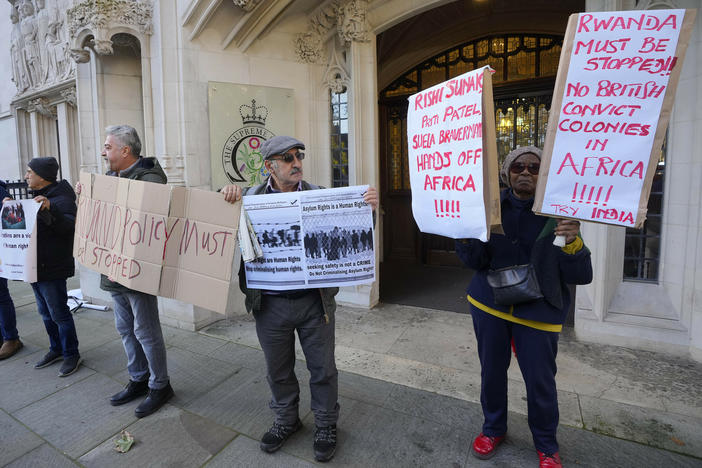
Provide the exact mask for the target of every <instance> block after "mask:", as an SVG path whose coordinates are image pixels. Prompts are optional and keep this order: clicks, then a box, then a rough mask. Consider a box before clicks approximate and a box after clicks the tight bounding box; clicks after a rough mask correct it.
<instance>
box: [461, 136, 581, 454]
mask: <svg viewBox="0 0 702 468" xmlns="http://www.w3.org/2000/svg"><path fill="white" fill-rule="evenodd" d="M540 164H541V150H540V149H539V148H536V147H534V146H526V147H521V148H517V149H515V150H514V151H512V152H511V153H509V154H508V155H507V156H506V157H505V161H504V163H503V165H502V170H501V172H500V176H501V178H502V181H503V182H504V183H505V184H506V185H507V188H506V189H505V190H503V192H502V194H501V216H502V227H503V229H504V234H492V235H491V236H490V240H489V241H488V242H481V241H480V240H477V239H463V240H459V241H457V242H456V253H457V254H458V256H459V257H460V259H461V260H462V261H463V263H465V264H466V265H467V266H468V267H470V268H472V269H474V270H476V273H475V275H474V276H473V279H472V280H471V282H470V285H469V286H468V301H469V302H470V311H471V316H472V318H473V328H474V330H475V337H476V340H477V343H478V357H479V358H480V366H481V388H480V403H481V405H482V408H483V416H484V421H483V427H482V432H481V433H480V434H479V435H478V436H477V437H476V438H475V440H474V441H473V447H472V453H473V455H474V456H475V457H477V458H480V459H488V458H491V457H492V456H493V455H495V451H496V449H497V448H498V446H499V445H500V444H501V443H502V442H503V441H504V439H505V434H506V433H507V369H508V368H509V364H510V360H511V354H510V344H511V346H512V348H513V349H514V354H515V356H516V358H517V362H518V363H519V368H520V369H521V371H522V376H523V377H524V383H525V385H526V391H527V407H528V421H529V428H530V429H531V433H532V439H533V440H534V446H535V447H536V450H537V452H538V455H539V466H540V467H542V468H557V467H560V466H561V460H560V456H559V454H558V442H557V440H556V429H557V427H558V396H557V391H556V353H557V351H558V336H559V332H560V331H561V329H562V326H563V322H565V319H566V316H567V314H568V310H569V308H570V301H571V297H570V291H569V289H568V284H587V283H589V282H590V281H592V264H591V261H590V251H589V250H588V249H587V247H585V246H584V244H583V241H582V239H581V238H580V235H579V232H578V230H579V227H580V223H579V222H578V221H575V220H566V219H561V220H556V219H554V218H547V217H545V216H539V215H536V214H534V213H533V211H532V206H533V204H534V195H535V193H536V182H537V180H538V177H539V166H540ZM557 235H561V236H564V237H565V238H566V245H565V247H557V246H555V245H553V240H554V238H555V236H557ZM526 264H529V265H530V268H531V267H532V266H533V270H534V271H535V275H536V278H537V280H538V289H539V290H540V291H536V292H538V293H540V294H534V295H533V296H531V297H536V296H539V295H541V296H543V297H542V298H541V299H535V300H533V299H532V300H529V301H525V302H522V300H516V301H515V300H511V301H509V302H510V304H509V305H504V303H503V301H498V300H497V298H496V297H495V293H494V290H493V288H492V287H491V286H490V283H489V282H488V275H489V273H490V271H491V270H493V271H494V270H500V269H508V268H514V267H516V266H520V267H523V266H524V265H526ZM515 271H516V270H515ZM497 302H500V304H497Z"/></svg>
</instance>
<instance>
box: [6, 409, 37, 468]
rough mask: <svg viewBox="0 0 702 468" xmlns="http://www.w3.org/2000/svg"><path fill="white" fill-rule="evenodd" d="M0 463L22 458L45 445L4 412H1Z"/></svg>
mask: <svg viewBox="0 0 702 468" xmlns="http://www.w3.org/2000/svg"><path fill="white" fill-rule="evenodd" d="M0 428H2V430H0V449H1V450H0V452H2V458H1V459H0V463H8V462H11V461H12V460H15V459H17V458H20V457H21V456H22V455H25V454H26V453H28V452H31V451H32V450H34V449H35V448H37V447H39V446H40V445H42V444H43V443H44V441H43V440H41V438H39V437H38V436H37V435H36V434H33V433H32V432H31V431H30V430H29V429H27V428H26V427H25V426H24V425H23V424H20V423H19V422H17V421H16V420H15V419H14V418H13V417H11V416H10V415H9V414H7V413H5V412H4V411H0Z"/></svg>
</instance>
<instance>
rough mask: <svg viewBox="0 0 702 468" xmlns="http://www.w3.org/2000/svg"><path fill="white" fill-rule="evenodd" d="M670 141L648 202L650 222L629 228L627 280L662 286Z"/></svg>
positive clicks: (625, 266)
mask: <svg viewBox="0 0 702 468" xmlns="http://www.w3.org/2000/svg"><path fill="white" fill-rule="evenodd" d="M666 143H667V138H666V140H664V141H663V148H662V149H661V155H660V157H659V158H658V164H657V167H656V173H655V175H654V176H653V184H652V186H651V196H650V197H649V199H648V212H647V214H646V221H645V222H644V225H643V227H642V228H641V229H633V228H626V237H625V239H626V240H625V241H624V279H625V280H627V281H646V282H654V283H655V282H658V277H659V274H658V266H659V260H660V252H661V228H662V225H663V181H664V179H665V156H666V149H667V148H666V147H667V144H666Z"/></svg>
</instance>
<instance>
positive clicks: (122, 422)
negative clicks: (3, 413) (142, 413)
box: [13, 371, 137, 458]
mask: <svg viewBox="0 0 702 468" xmlns="http://www.w3.org/2000/svg"><path fill="white" fill-rule="evenodd" d="M91 372H92V371H91ZM121 388H122V386H121V385H120V384H119V383H117V382H115V381H114V380H112V379H110V378H108V377H105V376H103V375H100V374H94V375H91V376H90V377H88V378H86V379H84V380H81V381H79V382H76V383H74V384H73V385H71V386H70V387H69V388H64V389H63V390H61V391H59V392H56V393H54V394H52V395H50V396H48V397H46V398H44V399H42V400H39V401H37V402H36V403H33V404H31V405H29V406H27V407H25V408H23V409H21V410H19V411H17V412H16V413H14V414H13V416H14V417H15V418H17V419H18V420H19V421H21V422H22V423H23V424H25V425H26V426H27V427H29V428H30V429H31V430H32V431H34V432H35V433H36V434H38V435H39V436H40V437H42V438H43V439H45V440H46V441H48V442H49V443H50V444H51V445H53V446H54V447H56V448H58V449H60V450H62V451H63V452H65V453H66V454H68V456H70V457H72V458H78V457H80V456H81V455H83V454H84V453H85V452H87V451H88V450H90V449H92V448H93V447H95V446H96V445H97V444H99V443H102V442H103V441H104V440H105V439H107V438H108V437H110V436H111V435H113V434H115V433H116V432H119V430H120V429H122V428H123V427H125V426H126V425H127V424H129V423H131V422H133V421H135V420H136V417H135V416H134V408H135V406H136V405H137V403H136V402H133V403H130V404H127V405H123V406H117V407H115V406H110V403H109V401H108V398H109V397H110V395H112V394H114V393H116V392H117V391H119V390H120V389H121ZM47 415H50V417H47Z"/></svg>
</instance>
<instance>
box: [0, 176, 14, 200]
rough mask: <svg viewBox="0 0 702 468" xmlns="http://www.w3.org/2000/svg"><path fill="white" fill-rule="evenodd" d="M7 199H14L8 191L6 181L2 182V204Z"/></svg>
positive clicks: (0, 196) (0, 191)
mask: <svg viewBox="0 0 702 468" xmlns="http://www.w3.org/2000/svg"><path fill="white" fill-rule="evenodd" d="M7 197H10V198H12V196H11V195H10V192H8V191H7V184H6V183H5V181H4V180H0V203H2V201H3V200H4V199H5V198H7Z"/></svg>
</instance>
